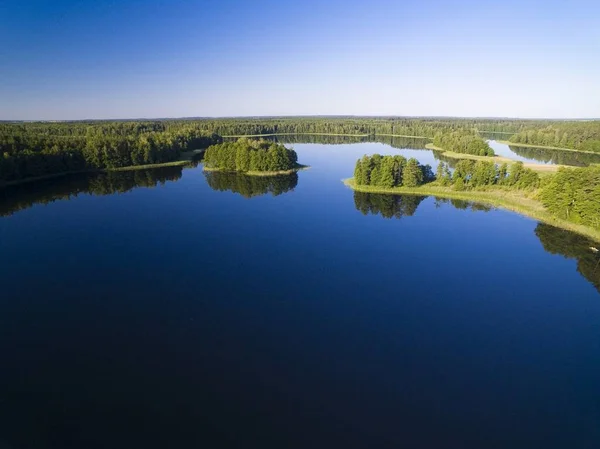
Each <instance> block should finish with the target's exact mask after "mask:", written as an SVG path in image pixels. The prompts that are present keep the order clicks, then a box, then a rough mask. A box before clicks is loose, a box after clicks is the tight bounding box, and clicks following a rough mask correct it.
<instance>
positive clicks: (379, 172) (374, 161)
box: [354, 154, 435, 188]
mask: <svg viewBox="0 0 600 449" xmlns="http://www.w3.org/2000/svg"><path fill="white" fill-rule="evenodd" d="M434 179H435V177H434V175H433V172H432V170H431V166H429V165H421V164H419V162H418V161H417V160H416V159H415V158H410V159H408V160H406V158H405V157H403V156H399V155H395V156H381V155H380V154H374V155H373V156H367V155H364V156H363V157H362V158H361V159H359V160H358V161H356V166H355V168H354V181H355V182H356V184H358V185H364V186H377V187H385V188H391V187H400V186H403V187H417V186H420V185H422V184H424V183H427V182H431V181H433V180H434Z"/></svg>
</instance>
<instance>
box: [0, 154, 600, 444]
mask: <svg viewBox="0 0 600 449" xmlns="http://www.w3.org/2000/svg"><path fill="white" fill-rule="evenodd" d="M294 148H295V150H296V151H297V152H298V155H299V161H300V162H302V163H304V164H308V165H310V166H311V168H310V169H308V170H305V171H301V172H300V173H299V174H298V178H297V179H290V181H289V189H284V190H288V191H284V192H283V193H281V194H279V195H273V194H271V193H267V194H265V195H262V196H253V197H252V198H246V197H244V196H243V195H241V194H239V193H234V192H230V191H226V190H213V189H212V188H211V187H210V186H209V185H208V184H207V178H206V176H205V174H204V173H203V172H202V169H201V166H199V167H196V168H189V169H184V170H183V171H181V169H174V170H180V172H178V173H177V174H176V176H171V175H169V177H167V178H168V179H167V178H165V179H163V181H164V182H163V183H162V184H161V183H159V184H158V185H157V186H156V187H154V188H147V187H137V188H136V187H135V186H133V188H131V189H129V190H127V189H120V190H121V191H123V193H113V194H110V193H109V192H110V189H107V191H106V192H105V193H106V194H105V195H91V194H86V193H79V194H78V195H77V196H72V197H71V199H70V200H66V199H63V200H57V201H54V202H50V203H48V204H45V205H44V204H35V203H36V201H34V200H32V201H30V202H31V207H27V208H25V207H22V208H21V210H18V208H14V210H12V212H10V211H9V212H6V210H7V209H6V208H5V209H4V210H5V212H4V216H3V217H0V254H2V259H1V260H2V263H1V264H0V282H1V284H2V286H3V288H2V295H1V297H0V332H1V338H0V360H1V361H2V362H1V363H2V364H1V369H0V447H7V448H131V447H210V448H213V447H214V448H219V447H240V448H247V447H273V448H295V447H298V448H306V447H361V448H363V447H394V448H395V447H403V448H404V447H405V448H430V447H436V448H458V447H460V448H484V447H485V448H528V449H529V448H544V449H548V448H565V447H572V448H588V447H589V448H592V447H598V444H599V443H600V425H599V423H600V399H599V398H600V383H599V382H598V379H599V378H600V357H599V354H600V326H599V325H598V323H600V295H599V293H598V290H597V289H596V287H594V282H597V280H598V278H596V277H594V276H596V271H594V263H595V260H593V259H591V258H593V257H595V256H594V255H593V254H592V253H588V249H589V245H588V242H587V241H584V240H582V239H581V238H579V237H577V236H575V235H573V234H568V233H564V232H562V231H558V230H555V229H554V228H548V227H543V226H541V225H539V224H538V223H536V222H535V221H534V220H530V219H528V218H524V217H521V216H519V215H516V214H513V213H510V212H506V211H503V210H489V211H477V210H473V209H474V208H473V206H470V205H467V204H463V203H460V202H455V204H454V205H452V204H451V203H449V202H443V201H439V200H435V199H434V198H425V199H422V200H420V199H416V200H415V199H414V197H411V198H412V199H402V198H400V199H398V198H393V197H373V196H369V197H364V196H355V194H354V193H353V192H352V191H351V190H350V189H348V188H346V187H345V186H344V185H343V184H342V182H341V179H343V178H346V177H349V176H351V174H352V171H353V166H354V162H355V160H356V159H357V158H358V157H360V156H362V154H365V153H367V154H371V153H373V152H375V151H378V152H385V153H386V154H395V153H396V152H397V151H398V150H395V149H392V148H390V147H386V146H384V145H382V144H365V143H362V144H355V145H335V146H329V145H319V144H296V145H294ZM400 151H413V150H400ZM415 152H416V153H418V154H419V155H422V158H421V162H422V163H432V162H433V161H428V160H427V158H428V157H429V156H428V153H427V152H420V151H418V150H415ZM432 165H433V164H432ZM147 176H148V179H152V176H153V175H152V174H148V175H147ZM215 179H216V178H215ZM217 181H218V180H217ZM101 182H104V184H106V185H108V184H109V183H108V182H107V181H105V180H104V181H103V180H101V179H96V180H94V183H95V184H94V185H98V183H101ZM111 182H113V181H111ZM215 182H216V181H215ZM219 182H221V184H220V185H227V184H226V183H228V182H231V180H227V179H225V180H221V181H219ZM286 182H287V181H286ZM104 184H103V185H104ZM150 184H152V183H151V182H150ZM110 185H113V186H114V185H115V184H114V182H113V183H112V184H110ZM244 185H247V184H244ZM113 188H115V189H116V187H113ZM244 188H245V189H254V190H253V193H255V194H256V193H257V191H256V189H259V188H260V186H259V187H257V186H255V185H252V186H251V187H244ZM31 189H33V188H30V190H29V191H28V192H27V195H28V196H27V198H29V199H31V198H34V199H35V198H37V196H36V195H38V196H39V192H38V193H36V192H32V191H31ZM48 189H50V187H48ZM124 190H127V191H124ZM17 195H19V191H18V190H13V191H10V192H9V193H6V194H5V196H4V199H3V200H2V199H1V198H2V196H0V206H2V201H4V205H5V206H6V207H8V206H7V204H8V203H9V202H10V201H16V198H17ZM22 195H24V194H22ZM398 201H404V203H405V204H411V205H414V204H416V205H417V207H416V210H415V208H414V207H413V208H412V209H411V208H406V207H405V208H404V209H402V210H403V213H402V215H403V216H402V217H401V218H400V219H398V218H391V219H389V218H384V216H382V214H381V213H379V214H376V213H375V214H374V213H367V214H366V215H365V214H363V213H362V212H361V211H359V210H357V208H356V206H355V204H356V205H361V204H362V205H364V204H386V205H389V204H392V206H390V207H391V209H392V210H395V209H394V208H395V207H396V206H394V204H396V203H397V202H398ZM11 204H12V203H11ZM11 207H12V206H11ZM386 207H387V206H386ZM476 208H477V207H475V209H476ZM409 209H410V210H409ZM407 211H408V212H407ZM372 212H377V208H376V207H375V208H374V209H372ZM384 215H385V214H384ZM399 215H400V214H398V216H399ZM536 232H537V234H540V235H542V234H543V235H544V236H545V237H543V238H544V239H545V240H540V238H538V236H537V235H536ZM565 241H569V245H568V248H567V249H565V250H564V251H565V255H568V256H569V257H571V258H567V257H564V256H563V255H561V251H563V249H562V246H561V245H563V243H564V242H565ZM567 250H568V251H571V252H575V253H577V257H578V258H577V257H576V258H574V256H573V254H571V253H569V254H566V252H567ZM549 251H551V252H549ZM578 263H579V265H578ZM578 267H579V271H578ZM580 272H581V273H580Z"/></svg>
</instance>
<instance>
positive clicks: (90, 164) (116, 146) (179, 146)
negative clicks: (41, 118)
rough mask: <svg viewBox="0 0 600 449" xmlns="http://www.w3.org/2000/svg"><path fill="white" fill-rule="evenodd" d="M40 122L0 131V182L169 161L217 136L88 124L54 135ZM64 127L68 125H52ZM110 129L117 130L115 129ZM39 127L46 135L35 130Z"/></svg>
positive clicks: (210, 141)
mask: <svg viewBox="0 0 600 449" xmlns="http://www.w3.org/2000/svg"><path fill="white" fill-rule="evenodd" d="M51 129H52V128H51V127H50V128H49V129H48V130H47V129H46V127H43V128H41V129H38V127H32V128H28V127H19V128H17V131H19V132H15V133H13V134H10V135H9V134H0V183H1V182H3V181H4V182H8V181H18V180H21V179H26V178H31V177H39V176H45V175H50V174H57V173H65V172H76V171H85V170H95V169H106V168H117V167H128V166H134V165H146V164H157V163H163V162H171V161H175V160H177V159H178V158H179V156H180V155H181V152H182V151H188V150H193V149H201V148H206V147H208V146H210V145H212V144H214V143H218V142H220V141H221V138H220V137H219V136H217V135H215V134H209V133H206V132H204V131H198V130H194V129H188V130H185V131H183V130H182V131H181V132H179V133H171V132H154V131H152V130H151V129H148V130H147V132H142V131H143V130H146V129H147V128H143V127H142V128H135V130H136V131H135V133H132V134H131V135H123V134H121V133H119V132H111V130H112V127H109V128H108V130H107V131H106V132H105V133H101V132H99V131H100V130H103V129H104V128H103V127H101V126H94V127H92V129H93V130H94V131H95V132H89V133H88V134H85V135H80V133H81V132H83V129H82V128H81V127H75V128H74V129H73V130H72V131H73V134H72V135H59V134H58V133H57V132H56V131H52V132H51V131H50V130H51ZM58 130H60V131H63V132H68V131H69V130H70V128H68V127H63V126H61V127H58ZM115 130H116V131H119V130H120V131H122V129H121V128H116V129H115ZM41 131H44V132H46V134H39V133H38V132H41Z"/></svg>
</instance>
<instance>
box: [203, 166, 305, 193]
mask: <svg viewBox="0 0 600 449" xmlns="http://www.w3.org/2000/svg"><path fill="white" fill-rule="evenodd" d="M204 176H206V182H207V183H208V185H209V186H210V187H211V188H212V189H213V190H219V191H230V192H234V193H239V194H240V195H242V196H243V197H246V198H251V197H253V196H260V195H265V194H267V193H270V194H271V195H273V196H277V195H281V194H282V193H286V192H289V191H291V190H294V188H295V187H296V185H298V174H297V173H290V174H288V175H278V176H249V175H244V174H242V173H231V172H219V171H207V172H204Z"/></svg>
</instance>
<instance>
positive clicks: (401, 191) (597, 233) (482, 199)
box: [343, 178, 600, 242]
mask: <svg viewBox="0 0 600 449" xmlns="http://www.w3.org/2000/svg"><path fill="white" fill-rule="evenodd" d="M343 182H344V184H345V185H347V186H348V187H350V188H351V189H353V190H356V191H358V192H366V193H383V194H394V195H423V196H437V197H440V198H451V199H458V200H465V201H474V202H478V203H484V204H488V205H491V206H496V207H500V208H502V209H507V210H510V211H512V212H516V213H518V214H521V215H524V216H527V217H530V218H533V219H535V220H538V221H541V222H544V223H547V224H550V225H552V226H556V227H558V228H562V229H566V230H568V231H572V232H576V233H578V234H582V235H585V236H586V237H590V238H592V239H594V240H596V241H598V242H600V230H599V229H594V228H590V227H588V226H582V225H578V224H575V223H571V222H569V221H565V220H561V219H559V218H556V217H555V216H553V215H552V214H550V212H548V210H546V208H545V207H544V206H543V205H542V203H540V202H539V201H538V200H537V199H536V194H537V192H535V191H534V192H525V191H521V190H514V189H507V188H505V189H501V188H490V189H489V190H468V191H460V192H459V191H456V190H453V189H452V188H451V187H444V186H440V185H436V184H435V183H429V184H425V185H422V186H419V187H392V188H385V187H375V186H362V185H361V186H357V185H356V184H355V183H354V178H349V179H345V180H343Z"/></svg>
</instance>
